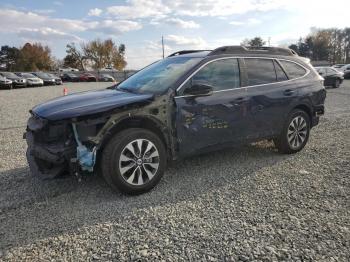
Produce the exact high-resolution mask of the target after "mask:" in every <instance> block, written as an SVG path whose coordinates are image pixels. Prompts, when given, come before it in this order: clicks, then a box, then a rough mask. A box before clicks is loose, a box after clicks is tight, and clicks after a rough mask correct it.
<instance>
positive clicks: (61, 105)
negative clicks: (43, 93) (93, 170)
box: [32, 89, 153, 120]
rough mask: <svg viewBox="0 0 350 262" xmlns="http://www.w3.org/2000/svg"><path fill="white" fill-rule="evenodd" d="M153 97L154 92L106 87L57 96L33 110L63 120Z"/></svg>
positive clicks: (51, 118)
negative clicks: (123, 90) (140, 92)
mask: <svg viewBox="0 0 350 262" xmlns="http://www.w3.org/2000/svg"><path fill="white" fill-rule="evenodd" d="M152 97H153V95H152V94H132V93H127V92H122V91H119V90H115V89H104V90H97V91H88V92H82V93H76V94H72V95H68V96H62V97H59V98H55V99H53V100H49V101H47V102H45V103H43V104H40V105H37V106H35V107H34V108H33V109H32V111H33V113H34V114H36V115H38V116H40V117H43V118H46V119H48V120H63V119H68V118H72V117H79V116H85V115H92V114H96V113H102V112H106V111H109V110H112V109H115V108H118V107H121V106H124V105H128V104H133V103H137V102H143V101H147V100H149V99H151V98H152Z"/></svg>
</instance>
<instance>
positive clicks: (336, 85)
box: [333, 79, 340, 88]
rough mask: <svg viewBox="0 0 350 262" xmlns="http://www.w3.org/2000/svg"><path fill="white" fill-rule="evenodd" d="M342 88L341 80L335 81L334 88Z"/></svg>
mask: <svg viewBox="0 0 350 262" xmlns="http://www.w3.org/2000/svg"><path fill="white" fill-rule="evenodd" d="M339 86H340V80H339V79H335V81H334V84H333V87H334V88H338V87H339Z"/></svg>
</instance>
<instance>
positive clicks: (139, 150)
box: [101, 128, 167, 194]
mask: <svg viewBox="0 0 350 262" xmlns="http://www.w3.org/2000/svg"><path fill="white" fill-rule="evenodd" d="M166 160H167V156H166V150H165V147H164V144H163V142H162V141H161V140H160V139H159V137H158V136H157V135H155V134H154V133H152V132H150V131H148V130H146V129H141V128H131V129H127V130H124V131H122V132H120V133H117V134H116V135H115V136H114V137H113V138H112V139H111V140H110V142H109V143H108V145H107V146H106V148H105V149H104V151H103V154H102V160H101V170H102V175H103V177H104V178H105V180H106V181H107V183H108V184H109V185H110V186H111V187H112V188H113V189H114V190H120V191H122V192H125V193H127V194H141V193H144V192H147V191H149V190H151V189H152V188H153V187H154V186H155V185H156V184H157V183H158V182H159V181H160V179H161V178H162V176H163V173H164V170H165V167H166Z"/></svg>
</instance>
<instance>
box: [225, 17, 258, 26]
mask: <svg viewBox="0 0 350 262" xmlns="http://www.w3.org/2000/svg"><path fill="white" fill-rule="evenodd" d="M261 23H262V22H261V20H259V19H256V18H249V19H247V20H243V21H231V22H230V25H235V26H243V25H245V26H253V25H258V24H261Z"/></svg>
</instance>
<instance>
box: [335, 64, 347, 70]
mask: <svg viewBox="0 0 350 262" xmlns="http://www.w3.org/2000/svg"><path fill="white" fill-rule="evenodd" d="M343 66H345V64H335V65H332V67H333V68H335V69H340V68H342V67H343Z"/></svg>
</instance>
